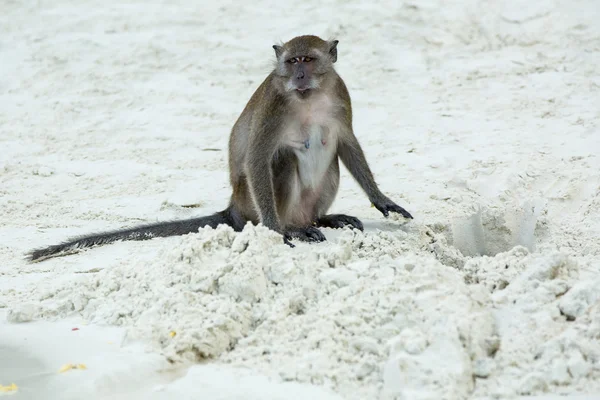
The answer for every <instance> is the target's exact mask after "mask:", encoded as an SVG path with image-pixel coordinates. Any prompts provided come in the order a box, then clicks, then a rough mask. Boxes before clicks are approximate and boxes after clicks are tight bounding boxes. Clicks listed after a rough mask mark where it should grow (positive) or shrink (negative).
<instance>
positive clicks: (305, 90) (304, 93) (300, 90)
mask: <svg viewBox="0 0 600 400" xmlns="http://www.w3.org/2000/svg"><path fill="white" fill-rule="evenodd" d="M310 91H311V89H310V88H296V92H298V94H299V95H300V96H301V97H306V96H308V94H309V93H310Z"/></svg>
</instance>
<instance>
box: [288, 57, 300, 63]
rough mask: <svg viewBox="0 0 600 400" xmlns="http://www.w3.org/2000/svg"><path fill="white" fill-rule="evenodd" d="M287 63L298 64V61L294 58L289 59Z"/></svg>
mask: <svg viewBox="0 0 600 400" xmlns="http://www.w3.org/2000/svg"><path fill="white" fill-rule="evenodd" d="M288 62H289V63H290V64H296V63H297V62H298V60H296V59H295V58H290V59H289V60H288Z"/></svg>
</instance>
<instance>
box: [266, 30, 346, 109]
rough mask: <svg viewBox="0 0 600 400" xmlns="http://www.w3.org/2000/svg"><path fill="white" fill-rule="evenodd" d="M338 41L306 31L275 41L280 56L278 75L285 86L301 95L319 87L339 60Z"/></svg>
mask: <svg viewBox="0 0 600 400" xmlns="http://www.w3.org/2000/svg"><path fill="white" fill-rule="evenodd" d="M337 44H338V41H337V40H332V41H325V40H323V39H321V38H319V37H317V36H311V35H306V36H298V37H295V38H293V39H292V40H290V41H289V42H286V43H284V44H282V45H273V49H275V55H276V57H277V65H276V67H275V75H276V76H277V77H278V78H279V81H280V82H281V84H282V85H283V88H284V90H285V91H286V92H290V93H293V94H295V95H297V96H298V97H300V98H306V97H308V96H310V94H311V93H312V92H314V91H317V90H319V88H320V87H321V85H322V84H323V83H324V81H325V80H326V79H327V77H328V74H329V73H330V72H332V71H333V63H335V62H336V61H337Z"/></svg>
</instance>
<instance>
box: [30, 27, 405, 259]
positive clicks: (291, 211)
mask: <svg viewBox="0 0 600 400" xmlns="http://www.w3.org/2000/svg"><path fill="white" fill-rule="evenodd" d="M338 43H339V41H338V40H323V39H321V38H320V37H318V36H314V35H303V36H297V37H294V38H293V39H291V40H289V41H287V42H285V43H280V44H275V45H273V46H272V47H273V49H274V50H275V61H274V66H273V69H272V71H271V72H270V74H269V75H268V76H267V77H266V78H265V79H264V81H263V82H262V83H261V84H260V85H259V86H258V88H257V89H256V90H255V92H254V93H253V95H252V96H251V97H250V99H249V100H248V102H247V104H246V106H245V107H244V109H243V111H242V113H241V114H240V115H239V117H238V119H237V120H236V122H235V123H234V125H233V127H232V129H231V132H230V136H229V142H228V147H229V154H228V166H229V180H230V185H231V188H232V194H231V197H230V200H229V204H228V206H227V208H225V209H224V210H223V211H219V212H216V213H214V214H212V215H209V216H204V217H198V218H193V219H187V220H180V221H168V222H159V223H154V224H148V225H142V226H137V227H133V228H129V229H122V230H116V231H110V232H104V233H99V234H91V235H87V236H82V237H78V238H71V239H69V240H68V241H66V242H64V243H61V244H57V245H52V246H49V247H46V248H41V249H37V250H33V251H31V252H30V253H28V259H29V260H30V261H40V260H43V259H46V258H50V257H54V256H57V255H60V254H64V253H65V252H71V253H72V252H75V251H78V250H79V249H82V248H87V247H92V246H97V245H103V244H108V243H112V242H115V241H122V240H146V239H150V238H155V237H166V236H176V235H185V234H188V233H193V232H197V231H198V230H199V228H201V227H206V226H210V227H212V228H216V227H217V226H219V225H221V224H226V225H229V226H230V227H232V228H233V230H234V231H236V232H240V231H241V230H242V229H243V228H244V226H245V225H246V224H247V223H248V222H251V223H252V224H254V225H258V224H262V225H264V226H266V227H267V228H269V229H271V230H272V231H275V232H277V233H279V234H281V235H282V237H283V242H284V243H285V244H287V245H288V246H290V247H295V245H294V244H293V241H294V240H299V241H301V242H322V241H324V240H326V238H325V235H324V234H323V232H322V231H321V229H319V228H343V227H346V226H347V227H349V228H351V229H357V230H361V231H362V230H363V229H364V228H363V224H362V222H361V221H360V220H359V219H358V218H356V217H353V216H349V215H345V214H327V210H328V209H329V208H330V206H331V204H332V203H333V201H334V199H335V197H336V194H337V191H338V186H339V180H340V167H339V161H341V162H342V163H343V164H344V166H345V167H346V168H347V170H348V171H349V172H350V174H351V175H352V177H353V178H354V179H355V180H356V181H357V183H358V184H359V186H360V187H361V189H362V190H363V191H364V192H365V194H366V195H367V197H368V199H369V200H370V202H371V204H372V206H374V207H375V208H377V210H379V211H380V212H381V213H382V214H383V215H384V216H385V217H388V216H389V213H390V212H394V213H399V214H401V215H402V216H403V217H404V218H407V219H413V217H412V215H411V214H410V213H409V212H408V211H406V210H405V209H404V208H402V207H400V206H399V205H397V204H396V203H395V202H393V201H392V200H390V199H389V198H388V197H387V196H386V195H384V194H383V193H382V192H381V191H380V190H379V188H378V186H377V184H376V182H375V179H374V176H373V174H372V172H371V170H370V168H369V165H368V163H367V160H366V158H365V154H364V152H363V149H362V147H361V145H360V144H359V142H358V139H357V137H356V136H355V134H354V131H353V125H352V105H351V99H350V94H349V92H348V89H347V87H346V85H345V83H344V81H343V80H342V78H341V77H340V75H339V74H338V73H337V72H336V70H335V69H334V63H335V62H336V61H337V58H338V49H337V46H338Z"/></svg>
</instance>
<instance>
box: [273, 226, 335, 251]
mask: <svg viewBox="0 0 600 400" xmlns="http://www.w3.org/2000/svg"><path fill="white" fill-rule="evenodd" d="M293 239H299V240H301V241H303V242H322V241H324V240H325V235H323V232H321V231H320V230H319V229H317V228H315V227H314V226H307V227H304V228H288V229H286V230H285V232H284V233H283V243H285V244H287V245H288V246H290V247H296V246H294V244H293V243H292V242H291V240H293Z"/></svg>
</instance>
